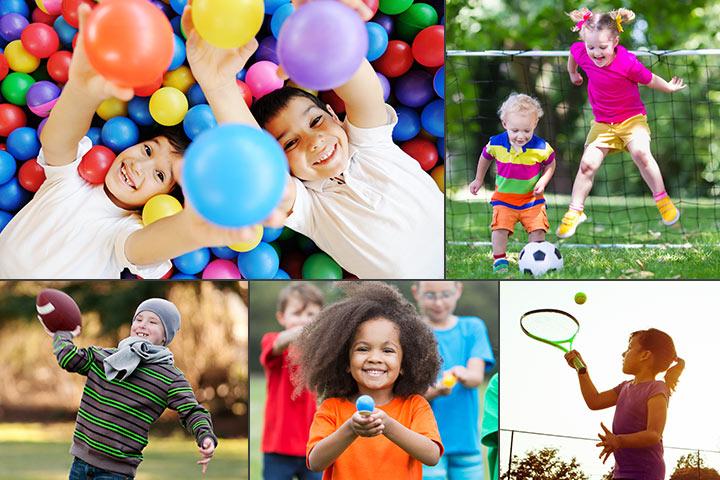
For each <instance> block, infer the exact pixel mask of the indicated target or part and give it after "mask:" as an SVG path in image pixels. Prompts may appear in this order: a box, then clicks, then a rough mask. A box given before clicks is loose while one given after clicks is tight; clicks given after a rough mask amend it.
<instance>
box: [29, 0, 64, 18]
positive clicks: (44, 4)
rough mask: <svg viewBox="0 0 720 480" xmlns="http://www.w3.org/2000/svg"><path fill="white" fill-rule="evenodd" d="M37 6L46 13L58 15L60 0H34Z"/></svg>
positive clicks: (60, 6) (60, 9) (60, 7)
mask: <svg viewBox="0 0 720 480" xmlns="http://www.w3.org/2000/svg"><path fill="white" fill-rule="evenodd" d="M35 3H36V4H37V6H38V8H39V9H40V10H42V11H43V12H45V13H47V14H48V15H60V12H61V11H62V0H35Z"/></svg>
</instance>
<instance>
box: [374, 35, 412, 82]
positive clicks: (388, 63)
mask: <svg viewBox="0 0 720 480" xmlns="http://www.w3.org/2000/svg"><path fill="white" fill-rule="evenodd" d="M412 64H413V52H412V49H411V48H410V45H408V44H407V43H405V42H403V41H402V40H390V41H389V42H388V46H387V49H386V50H385V53H383V55H382V57H380V58H378V59H377V60H375V62H373V65H374V66H375V70H376V71H378V72H380V73H382V74H383V75H385V76H386V77H388V78H396V77H399V76H401V75H404V74H405V73H407V71H408V70H410V67H412Z"/></svg>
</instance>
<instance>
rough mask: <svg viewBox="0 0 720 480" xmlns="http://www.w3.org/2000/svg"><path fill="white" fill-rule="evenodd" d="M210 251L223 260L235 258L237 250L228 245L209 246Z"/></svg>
mask: <svg viewBox="0 0 720 480" xmlns="http://www.w3.org/2000/svg"><path fill="white" fill-rule="evenodd" d="M210 251H211V252H212V254H213V255H215V256H216V257H218V258H223V259H225V260H235V259H236V258H237V254H238V252H236V251H235V250H233V249H232V248H230V247H211V248H210Z"/></svg>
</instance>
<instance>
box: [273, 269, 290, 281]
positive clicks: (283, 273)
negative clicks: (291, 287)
mask: <svg viewBox="0 0 720 480" xmlns="http://www.w3.org/2000/svg"><path fill="white" fill-rule="evenodd" d="M273 280H290V275H288V273H287V272H286V271H285V270H283V269H282V268H278V271H277V273H276V274H275V276H274V277H273Z"/></svg>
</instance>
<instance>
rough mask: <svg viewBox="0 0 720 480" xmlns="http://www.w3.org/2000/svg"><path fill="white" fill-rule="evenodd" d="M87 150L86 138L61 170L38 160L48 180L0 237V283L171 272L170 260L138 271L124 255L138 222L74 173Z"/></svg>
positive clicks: (134, 215) (155, 275) (135, 216)
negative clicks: (123, 271)
mask: <svg viewBox="0 0 720 480" xmlns="http://www.w3.org/2000/svg"><path fill="white" fill-rule="evenodd" d="M91 147H92V142H91V141H90V139H89V138H87V137H84V138H83V139H82V140H81V141H80V144H79V145H78V151H77V156H76V158H75V161H73V162H72V163H70V164H68V165H63V166H61V167H54V166H51V165H48V164H46V163H45V159H44V157H43V153H42V150H41V151H40V154H39V155H38V158H37V161H38V164H39V165H40V166H41V167H43V168H44V169H45V176H46V177H47V179H46V180H45V182H44V183H43V184H42V186H41V187H40V189H39V190H38V191H37V193H35V196H34V197H33V199H32V200H31V201H30V203H28V204H27V205H26V206H25V207H23V208H22V210H20V211H19V212H18V213H17V214H16V215H15V217H13V219H12V220H11V221H10V223H8V224H7V226H5V228H4V229H3V231H2V232H1V233H0V278H7V279H10V278H12V279H23V278H42V279H56V278H63V279H66V278H68V279H69V278H120V272H122V270H123V269H124V268H125V267H128V268H129V269H130V271H132V272H133V273H135V274H137V275H140V276H141V277H143V278H160V277H162V276H163V275H164V274H165V273H167V272H168V271H169V270H170V268H171V267H172V264H171V263H170V261H166V262H163V263H160V264H155V265H147V266H143V267H138V266H136V265H133V264H131V263H130V261H129V260H128V259H127V257H126V256H125V241H126V240H127V238H128V237H129V236H130V234H131V233H133V232H134V231H136V230H139V229H140V228H142V221H141V219H140V215H138V214H137V213H136V212H132V211H128V210H124V209H122V208H120V207H118V206H116V205H115V204H114V203H113V202H112V201H111V200H110V198H109V197H108V196H107V194H106V193H105V191H104V188H103V185H92V184H90V183H88V182H86V181H85V180H84V179H83V178H82V177H81V176H80V175H79V174H78V171H77V168H78V164H79V163H80V160H81V159H82V157H83V155H85V153H87V151H88V150H90V148H91Z"/></svg>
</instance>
